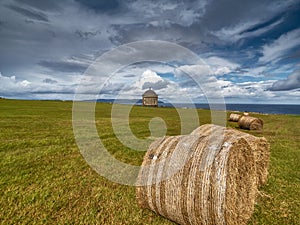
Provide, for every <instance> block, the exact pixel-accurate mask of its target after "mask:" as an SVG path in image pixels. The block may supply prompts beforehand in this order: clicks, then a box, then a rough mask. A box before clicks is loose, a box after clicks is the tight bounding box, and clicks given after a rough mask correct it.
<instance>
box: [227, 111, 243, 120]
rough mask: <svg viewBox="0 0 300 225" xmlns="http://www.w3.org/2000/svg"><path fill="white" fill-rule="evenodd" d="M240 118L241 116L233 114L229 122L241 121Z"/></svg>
mask: <svg viewBox="0 0 300 225" xmlns="http://www.w3.org/2000/svg"><path fill="white" fill-rule="evenodd" d="M240 118H241V115H239V114H235V113H231V114H230V116H229V121H233V122H237V121H239V119H240Z"/></svg>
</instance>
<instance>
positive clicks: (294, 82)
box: [269, 70, 300, 91]
mask: <svg viewBox="0 0 300 225" xmlns="http://www.w3.org/2000/svg"><path fill="white" fill-rule="evenodd" d="M297 88H300V70H298V71H296V72H295V73H293V74H291V75H290V76H288V77H287V79H285V80H278V81H276V82H275V83H273V85H272V87H271V88H270V89H269V90H270V91H289V90H293V89H297Z"/></svg>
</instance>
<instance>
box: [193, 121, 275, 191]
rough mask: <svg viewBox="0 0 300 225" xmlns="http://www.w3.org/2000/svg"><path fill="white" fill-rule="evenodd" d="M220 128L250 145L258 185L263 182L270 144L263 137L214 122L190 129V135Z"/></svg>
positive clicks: (211, 132) (202, 133) (265, 179)
mask: <svg viewBox="0 0 300 225" xmlns="http://www.w3.org/2000/svg"><path fill="white" fill-rule="evenodd" d="M220 129H224V132H225V133H226V132H228V131H230V132H233V133H234V135H235V136H237V137H243V138H244V139H245V140H246V141H247V142H248V144H249V146H250V147H251V149H252V151H253V153H254V157H255V165H256V175H257V182H258V185H262V184H265V183H266V182H267V178H268V167H269V161H270V146H269V144H268V142H267V140H266V139H265V138H264V137H255V136H254V135H251V134H247V133H244V132H241V131H238V130H234V129H232V128H222V127H220V126H218V125H214V124H205V125H202V126H200V127H198V128H196V129H195V130H194V131H192V133H191V134H192V135H212V134H214V133H217V132H219V130H220Z"/></svg>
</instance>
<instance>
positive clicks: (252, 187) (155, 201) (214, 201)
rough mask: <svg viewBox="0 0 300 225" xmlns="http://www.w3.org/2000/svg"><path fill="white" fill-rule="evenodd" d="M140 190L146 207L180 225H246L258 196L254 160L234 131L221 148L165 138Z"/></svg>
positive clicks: (206, 141) (145, 168)
mask: <svg viewBox="0 0 300 225" xmlns="http://www.w3.org/2000/svg"><path fill="white" fill-rule="evenodd" d="M220 129H223V128H220ZM174 168H176V169H175V170H174ZM170 171H171V172H170ZM137 184H138V185H137V187H136V194H137V201H138V204H139V205H140V206H141V207H143V208H148V209H151V210H153V211H154V212H156V213H158V214H160V215H162V216H164V217H166V218H168V219H170V220H173V221H175V222H177V223H179V224H229V225H230V224H239V225H242V224H247V221H248V220H249V218H250V217H251V215H252V212H253V209H254V201H255V197H256V194H257V185H256V167H255V158H254V154H253V151H252V149H251V147H250V146H249V144H248V142H247V141H246V140H245V138H243V137H239V136H235V133H234V132H233V131H231V130H229V131H227V132H225V134H224V137H222V139H221V140H220V142H219V144H218V145H217V144H216V142H214V141H212V140H211V137H210V135H184V136H174V137H164V138H160V139H158V140H156V141H155V142H154V143H153V144H152V145H151V146H150V147H149V149H148V151H147V153H146V154H145V157H144V161H143V164H142V167H141V170H140V173H139V177H138V183H137Z"/></svg>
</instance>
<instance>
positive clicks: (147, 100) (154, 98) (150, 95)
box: [143, 88, 158, 107]
mask: <svg viewBox="0 0 300 225" xmlns="http://www.w3.org/2000/svg"><path fill="white" fill-rule="evenodd" d="M143 106H149V107H157V106H158V95H157V94H156V93H155V92H154V91H153V90H152V89H151V88H149V90H147V91H145V93H144V94H143Z"/></svg>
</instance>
